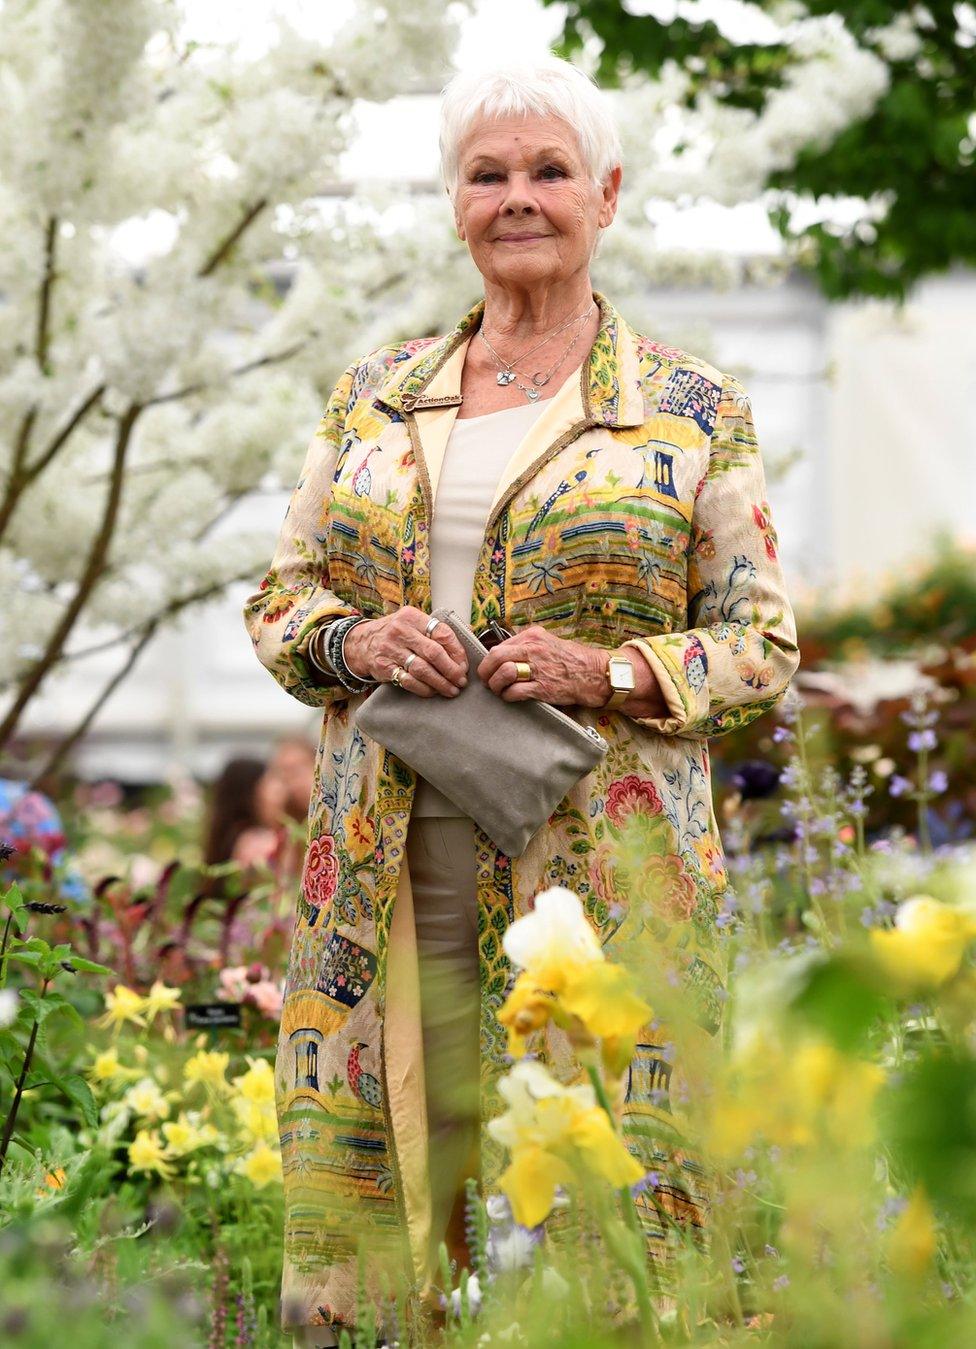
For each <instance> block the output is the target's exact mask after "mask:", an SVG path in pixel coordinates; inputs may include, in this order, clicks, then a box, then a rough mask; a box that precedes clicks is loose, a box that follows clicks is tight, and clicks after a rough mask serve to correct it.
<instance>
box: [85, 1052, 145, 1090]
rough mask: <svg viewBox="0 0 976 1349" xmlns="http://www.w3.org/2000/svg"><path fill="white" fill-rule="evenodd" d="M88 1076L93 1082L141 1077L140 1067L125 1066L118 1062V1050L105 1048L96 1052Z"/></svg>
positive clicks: (121, 1080)
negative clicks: (99, 1052) (100, 1051)
mask: <svg viewBox="0 0 976 1349" xmlns="http://www.w3.org/2000/svg"><path fill="white" fill-rule="evenodd" d="M88 1076H89V1077H90V1078H92V1079H93V1080H94V1081H95V1082H124V1081H125V1080H126V1078H134V1077H142V1069H141V1068H126V1067H125V1066H124V1065H123V1064H121V1063H120V1062H119V1055H118V1051H117V1050H115V1049H106V1050H105V1051H104V1052H103V1053H101V1054H96V1055H95V1059H94V1061H93V1063H92V1066H91V1067H90V1068H89V1070H88Z"/></svg>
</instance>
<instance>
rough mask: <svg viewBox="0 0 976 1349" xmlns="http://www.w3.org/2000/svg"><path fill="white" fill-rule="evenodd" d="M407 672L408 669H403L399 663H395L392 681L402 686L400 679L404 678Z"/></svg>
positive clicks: (391, 676) (398, 686)
mask: <svg viewBox="0 0 976 1349" xmlns="http://www.w3.org/2000/svg"><path fill="white" fill-rule="evenodd" d="M405 674H406V671H405V670H402V669H401V668H400V666H399V665H394V667H393V673H392V674H391V675H390V682H391V683H393V684H396V686H397V688H400V687H401V684H400V680H401V679H402V678H403V676H404V675H405Z"/></svg>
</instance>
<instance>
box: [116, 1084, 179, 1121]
mask: <svg viewBox="0 0 976 1349" xmlns="http://www.w3.org/2000/svg"><path fill="white" fill-rule="evenodd" d="M122 1100H123V1101H124V1102H125V1104H126V1105H127V1106H129V1107H130V1109H131V1110H132V1111H133V1112H134V1113H135V1114H136V1115H140V1116H141V1117H142V1118H143V1119H164V1118H165V1117H166V1116H167V1115H168V1114H169V1101H167V1099H166V1097H165V1096H164V1095H163V1093H162V1092H161V1091H160V1089H159V1084H158V1083H157V1082H154V1081H153V1080H152V1078H151V1077H144V1078H143V1079H142V1080H141V1081H140V1082H137V1083H136V1084H135V1086H133V1087H130V1088H129V1090H128V1091H127V1092H126V1093H125V1095H124V1096H123V1097H122Z"/></svg>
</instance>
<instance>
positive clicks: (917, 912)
mask: <svg viewBox="0 0 976 1349" xmlns="http://www.w3.org/2000/svg"><path fill="white" fill-rule="evenodd" d="M974 937H976V918H974V917H973V915H972V914H971V913H968V912H966V910H964V909H957V908H953V907H952V906H950V905H948V904H943V903H941V901H939V900H937V899H933V898H932V896H931V895H916V896H915V897H914V898H913V899H908V900H905V902H904V903H903V904H901V905H899V908H898V912H897V914H896V915H895V926H894V928H893V929H891V930H890V931H874V932H872V933H871V945H872V950H873V953H874V956H875V959H876V960H877V961H878V963H879V964H880V966H881V968H882V969H883V970H884V972H885V973H886V974H887V975H888V976H889V978H890V979H891V980H892V981H893V982H894V983H895V984H896V985H897V986H898V988H899V990H900V991H903V992H922V991H924V990H928V989H934V988H938V987H939V986H940V985H941V984H944V983H947V982H948V980H950V979H952V978H953V976H954V975H956V974H958V973H959V969H960V966H961V965H962V961H963V956H964V955H965V954H966V951H967V949H968V947H969V945H970V943H971V942H972V940H973V938H974Z"/></svg>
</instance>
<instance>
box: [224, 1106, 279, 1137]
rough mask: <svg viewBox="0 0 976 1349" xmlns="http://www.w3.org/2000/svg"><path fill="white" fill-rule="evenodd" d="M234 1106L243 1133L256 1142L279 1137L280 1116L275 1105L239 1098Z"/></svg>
mask: <svg viewBox="0 0 976 1349" xmlns="http://www.w3.org/2000/svg"><path fill="white" fill-rule="evenodd" d="M233 1105H234V1113H235V1114H236V1116H237V1119H238V1122H239V1123H240V1126H241V1129H242V1131H243V1132H244V1133H245V1134H247V1135H249V1136H250V1137H251V1138H252V1139H254V1141H255V1142H258V1141H260V1140H261V1139H276V1138H277V1137H278V1116H277V1113H276V1112H275V1108H274V1105H273V1104H271V1105H268V1103H267V1102H256V1101H248V1100H246V1099H244V1098H243V1097H238V1098H237V1099H236V1100H235V1101H234V1102H233Z"/></svg>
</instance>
